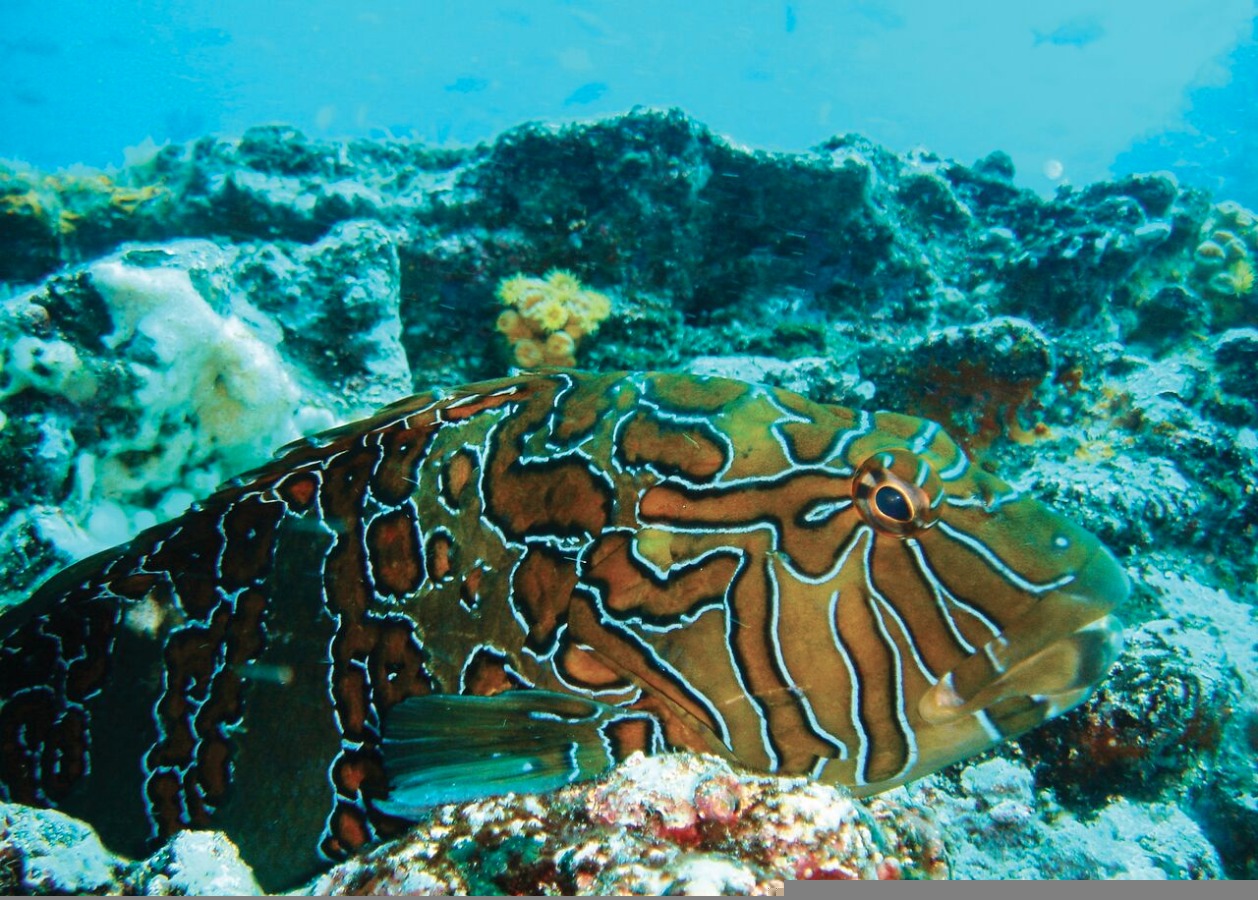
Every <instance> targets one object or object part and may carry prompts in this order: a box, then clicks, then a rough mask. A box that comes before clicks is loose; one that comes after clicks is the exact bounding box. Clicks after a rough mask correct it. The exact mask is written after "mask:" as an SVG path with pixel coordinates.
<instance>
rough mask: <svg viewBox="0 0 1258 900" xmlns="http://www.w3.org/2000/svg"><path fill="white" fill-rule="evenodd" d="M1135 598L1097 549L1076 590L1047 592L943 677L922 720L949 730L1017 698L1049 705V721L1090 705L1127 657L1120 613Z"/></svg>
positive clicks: (924, 705) (923, 706) (926, 700)
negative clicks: (947, 726)
mask: <svg viewBox="0 0 1258 900" xmlns="http://www.w3.org/2000/svg"><path fill="white" fill-rule="evenodd" d="M1130 591H1131V582H1130V579H1128V577H1127V574H1126V572H1124V571H1123V569H1122V567H1121V566H1120V565H1119V563H1118V560H1117V559H1115V558H1114V557H1113V555H1112V554H1110V552H1109V551H1108V550H1106V549H1105V548H1104V547H1103V546H1101V545H1100V544H1099V542H1098V544H1097V546H1096V548H1095V549H1094V550H1093V551H1092V552H1091V553H1089V554H1088V556H1087V557H1086V558H1085V561H1084V563H1083V564H1082V565H1081V566H1079V568H1078V570H1077V571H1076V575H1075V577H1074V578H1073V579H1072V580H1071V581H1070V582H1069V583H1067V584H1064V585H1062V586H1061V587H1059V588H1055V589H1053V590H1050V591H1046V592H1045V593H1044V594H1043V595H1042V596H1041V597H1040V598H1039V600H1038V601H1037V602H1036V603H1034V604H1032V605H1031V606H1030V607H1028V608H1027V610H1026V611H1025V612H1024V613H1023V614H1022V615H1021V616H1019V617H1018V618H1016V619H1014V620H1013V621H1011V622H1009V623H1008V624H1007V625H1006V626H1005V628H1003V629H1002V630H1001V631H1000V633H999V634H997V635H995V636H994V637H993V638H992V639H991V640H990V641H988V642H987V643H986V644H984V645H983V646H981V647H979V648H978V649H977V650H976V651H975V652H974V653H973V654H971V655H970V656H967V657H966V658H965V659H964V660H962V661H961V662H960V663H958V664H957V665H956V666H955V667H953V669H952V670H951V671H949V672H947V673H946V674H944V675H943V676H942V677H940V679H939V681H938V682H937V683H936V684H935V685H934V686H932V687H931V688H930V689H929V690H928V691H927V692H926V693H925V694H924V695H923V696H922V698H921V701H920V703H919V706H918V709H919V712H920V713H921V715H922V717H923V719H925V720H926V721H927V722H930V723H932V724H937V725H942V724H945V723H947V722H950V721H954V720H956V719H959V718H962V717H964V716H969V715H974V714H977V713H980V712H982V711H984V710H986V709H987V708H988V707H990V706H992V705H993V704H996V703H999V702H1000V701H1002V700H1006V699H1010V698H1012V697H1018V696H1022V697H1031V698H1033V699H1039V700H1047V701H1050V703H1049V705H1050V708H1051V711H1050V712H1049V713H1048V715H1047V717H1046V718H1052V717H1053V716H1056V715H1060V714H1061V713H1063V712H1065V711H1066V710H1068V709H1070V708H1072V707H1074V706H1076V705H1078V704H1079V703H1081V702H1083V701H1084V700H1085V699H1087V697H1088V696H1089V695H1090V694H1091V693H1092V691H1093V690H1095V688H1096V686H1097V685H1098V684H1100V682H1101V681H1102V680H1104V678H1105V676H1106V674H1107V673H1108V672H1109V670H1110V668H1111V667H1112V666H1113V664H1114V663H1115V662H1116V661H1117V659H1118V657H1119V655H1120V654H1121V652H1122V647H1123V623H1122V620H1121V619H1119V617H1118V616H1117V615H1115V614H1114V612H1113V611H1114V609H1115V608H1117V607H1118V606H1119V605H1120V604H1122V602H1123V601H1124V600H1126V599H1127V597H1128V596H1129V594H1130ZM958 683H959V684H960V687H958Z"/></svg>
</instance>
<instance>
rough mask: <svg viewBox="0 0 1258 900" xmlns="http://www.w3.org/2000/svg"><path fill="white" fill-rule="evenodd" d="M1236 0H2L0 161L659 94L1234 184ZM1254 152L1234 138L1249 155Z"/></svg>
mask: <svg viewBox="0 0 1258 900" xmlns="http://www.w3.org/2000/svg"><path fill="white" fill-rule="evenodd" d="M1254 14H1255V5H1254V2H1253V0H1155V2H1150V0H1109V2H1085V0H1062V2H1053V3H1010V2H1008V0H953V2H948V3H939V2H932V0H790V2H781V0H773V2H769V0H766V2H749V0H739V2H720V0H695V2H690V3H686V4H678V3H676V2H669V0H640V2H635V3H616V2H611V0H543V2H525V0H517V2H502V0H464V2H461V3H459V4H458V5H457V9H456V5H455V4H452V3H440V2H419V0H414V2H409V0H377V2H364V3H355V4H345V3H339V2H338V3H334V2H326V0H303V2H296V0H271V2H267V3H258V2H256V0H182V2H178V0H166V2H148V3H139V2H134V0H132V2H119V3H101V2H98V0H4V2H3V4H0V23H2V25H3V27H2V28H0V158H17V159H22V160H25V161H27V162H30V163H32V164H35V165H37V166H40V167H44V168H51V167H61V166H68V165H72V164H74V163H86V164H89V165H93V166H106V165H111V164H121V163H122V162H123V158H124V155H123V151H124V148H127V147H132V146H135V145H138V144H141V143H142V142H144V141H146V140H150V139H151V140H152V141H155V142H157V143H162V142H166V141H176V142H178V141H184V140H187V139H190V138H194V137H197V136H200V135H202V134H205V133H218V134H223V135H228V136H230V135H235V134H239V133H241V132H242V131H243V130H244V129H246V128H248V127H249V126H251V125H255V124H259V123H263V122H285V123H288V124H292V125H296V126H297V127H298V128H300V129H301V130H303V131H304V132H306V133H307V134H309V135H310V136H312V137H348V136H381V135H386V134H391V135H395V136H415V137H418V138H421V139H423V140H425V141H429V142H434V143H440V144H459V143H469V142H475V141H479V140H483V139H487V138H490V137H492V136H493V135H495V134H497V133H498V132H500V131H501V130H503V129H504V128H508V127H510V126H512V125H515V124H518V123H519V122H521V121H524V120H528V119H543V120H547V121H566V120H571V119H574V118H586V117H594V116H602V115H606V114H612V113H616V112H620V111H623V110H626V109H628V108H630V107H632V106H634V105H635V104H646V105H655V106H672V105H677V106H680V107H682V108H684V109H685V110H686V111H687V112H688V113H690V114H691V115H692V116H694V117H696V118H697V119H699V120H700V121H702V122H705V123H706V124H708V125H709V126H710V127H712V128H713V129H714V130H716V131H718V132H722V133H724V134H726V135H729V136H730V137H732V138H733V139H735V140H737V141H740V142H743V143H746V144H750V145H754V146H757V147H765V148H772V149H783V150H798V149H804V148H806V147H808V146H811V145H813V144H816V143H818V142H819V141H821V140H823V139H824V138H826V137H828V136H830V135H832V134H835V133H839V132H846V131H856V132H860V133H862V134H865V135H867V136H869V137H871V138H873V139H874V140H877V141H879V142H882V143H884V144H886V145H888V146H889V147H891V148H892V149H894V150H898V151H903V150H907V149H910V148H912V147H916V146H925V147H928V148H930V149H931V150H934V151H935V152H937V153H940V154H942V155H945V156H951V157H954V158H957V159H960V160H962V161H967V162H968V161H972V160H973V159H976V158H978V157H980V156H982V155H985V154H986V153H988V152H990V151H991V150H993V149H997V148H999V149H1003V150H1004V151H1006V152H1007V153H1009V154H1010V155H1011V156H1012V158H1013V160H1014V162H1015V163H1016V165H1017V168H1018V172H1019V180H1020V182H1021V183H1023V184H1025V185H1028V186H1031V187H1034V188H1036V189H1039V190H1041V191H1050V190H1051V189H1052V188H1053V187H1054V186H1055V185H1057V184H1061V183H1063V182H1070V183H1074V184H1081V183H1086V182H1091V181H1095V180H1098V179H1101V178H1104V177H1107V176H1109V175H1111V174H1123V173H1125V172H1129V171H1147V170H1149V169H1171V170H1173V171H1176V173H1177V174H1179V175H1180V177H1181V180H1185V181H1187V182H1190V183H1199V184H1202V185H1203V186H1207V187H1210V188H1212V189H1214V190H1216V191H1218V192H1219V193H1220V194H1221V195H1223V196H1230V197H1233V198H1235V199H1237V200H1240V201H1242V202H1247V203H1248V204H1249V205H1251V206H1253V205H1258V186H1256V185H1258V178H1255V177H1254V166H1255V163H1254V162H1253V160H1254V159H1255V157H1258V147H1254V146H1253V144H1254V142H1255V137H1254V135H1256V134H1258V124H1256V123H1255V116H1256V115H1258V113H1256V112H1255V106H1254V104H1253V103H1252V102H1251V100H1250V98H1252V97H1253V96H1255V94H1256V93H1258V59H1256V57H1255V53H1254V51H1253V44H1252V40H1253V23H1254ZM1251 151H1254V152H1251Z"/></svg>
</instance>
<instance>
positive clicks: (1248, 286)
mask: <svg viewBox="0 0 1258 900" xmlns="http://www.w3.org/2000/svg"><path fill="white" fill-rule="evenodd" d="M1231 273H1232V285H1233V287H1234V288H1235V290H1236V294H1237V295H1238V296H1239V295H1241V294H1248V293H1250V292H1252V291H1253V289H1254V267H1253V265H1252V264H1251V263H1250V262H1249V260H1247V259H1238V260H1237V261H1236V262H1234V263H1232V268H1231Z"/></svg>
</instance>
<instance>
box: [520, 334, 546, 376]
mask: <svg viewBox="0 0 1258 900" xmlns="http://www.w3.org/2000/svg"><path fill="white" fill-rule="evenodd" d="M512 355H513V356H514V357H515V364H516V365H517V366H519V367H520V368H521V369H532V368H535V367H536V366H540V365H541V364H542V363H543V362H545V361H546V357H545V354H544V353H543V352H542V345H541V344H539V343H538V342H537V341H535V340H533V339H532V338H524V340H521V341H516V342H515V346H514V348H513V353H512Z"/></svg>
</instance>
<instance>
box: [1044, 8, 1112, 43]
mask: <svg viewBox="0 0 1258 900" xmlns="http://www.w3.org/2000/svg"><path fill="white" fill-rule="evenodd" d="M1031 33H1032V34H1033V35H1034V36H1035V46H1036V47H1038V46H1040V44H1053V45H1055V46H1057V47H1086V46H1087V45H1088V44H1092V43H1095V42H1096V41H1098V40H1100V39H1101V38H1102V37H1103V36H1104V34H1105V29H1104V27H1102V25H1101V23H1100V20H1099V19H1097V18H1096V17H1095V16H1080V17H1079V18H1076V19H1071V20H1070V21H1068V22H1065V23H1063V24H1061V25H1058V26H1057V27H1056V28H1054V29H1053V30H1052V31H1049V32H1043V31H1040V30H1038V29H1032V30H1031Z"/></svg>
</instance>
